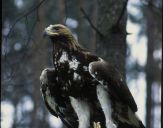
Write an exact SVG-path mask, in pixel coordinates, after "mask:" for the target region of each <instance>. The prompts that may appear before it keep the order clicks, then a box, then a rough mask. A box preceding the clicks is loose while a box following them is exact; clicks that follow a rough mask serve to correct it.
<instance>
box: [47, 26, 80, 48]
mask: <svg viewBox="0 0 163 128" xmlns="http://www.w3.org/2000/svg"><path fill="white" fill-rule="evenodd" d="M44 36H48V37H49V38H50V39H51V40H52V42H53V43H57V44H58V43H59V44H61V46H64V47H67V48H68V49H70V50H72V49H73V50H77V49H82V48H81V46H80V45H79V43H78V42H77V40H76V39H75V38H74V37H73V35H72V32H71V31H70V30H69V28H67V27H66V26H64V25H62V24H55V25H49V26H48V27H46V28H45V30H44Z"/></svg>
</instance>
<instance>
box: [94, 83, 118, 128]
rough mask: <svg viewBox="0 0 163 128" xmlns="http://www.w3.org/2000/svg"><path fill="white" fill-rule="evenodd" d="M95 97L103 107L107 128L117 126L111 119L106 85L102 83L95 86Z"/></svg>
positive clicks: (115, 127)
mask: <svg viewBox="0 0 163 128" xmlns="http://www.w3.org/2000/svg"><path fill="white" fill-rule="evenodd" d="M97 97H98V100H99V102H100V104H101V107H102V109H103V112H104V115H105V119H106V127H107V128H117V126H116V125H115V124H114V123H113V121H112V117H111V114H112V107H111V101H110V98H109V95H108V92H107V89H106V87H103V86H102V85H98V86H97Z"/></svg>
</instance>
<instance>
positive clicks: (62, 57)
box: [58, 52, 68, 63]
mask: <svg viewBox="0 0 163 128" xmlns="http://www.w3.org/2000/svg"><path fill="white" fill-rule="evenodd" d="M67 60H68V55H67V53H66V52H62V56H61V57H60V59H59V61H58V62H60V63H64V62H65V61H67Z"/></svg>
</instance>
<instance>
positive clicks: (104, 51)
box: [96, 0, 127, 78]
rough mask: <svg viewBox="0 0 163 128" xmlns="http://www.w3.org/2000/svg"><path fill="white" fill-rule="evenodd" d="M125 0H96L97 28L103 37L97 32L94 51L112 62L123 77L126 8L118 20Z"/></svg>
mask: <svg viewBox="0 0 163 128" xmlns="http://www.w3.org/2000/svg"><path fill="white" fill-rule="evenodd" d="M125 2H126V1H125V0H116V1H110V0H98V2H97V5H98V7H97V11H98V14H97V28H98V29H99V31H100V32H101V33H102V35H103V36H104V37H101V36H100V35H99V34H98V33H97V49H96V53H97V54H99V55H100V56H101V57H103V58H104V59H106V60H107V61H109V62H110V63H112V64H113V65H114V66H115V67H116V68H117V69H118V70H119V71H120V72H121V73H122V74H123V76H124V78H125V61H126V20H127V18H126V10H125V15H123V16H122V19H121V20H120V23H119V24H118V25H116V24H115V23H116V22H117V21H118V19H119V17H120V15H121V13H122V10H123V7H124V3H125Z"/></svg>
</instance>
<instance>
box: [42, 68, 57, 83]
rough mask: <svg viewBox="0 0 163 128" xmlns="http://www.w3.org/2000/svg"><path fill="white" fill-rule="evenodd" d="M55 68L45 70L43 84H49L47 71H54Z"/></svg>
mask: <svg viewBox="0 0 163 128" xmlns="http://www.w3.org/2000/svg"><path fill="white" fill-rule="evenodd" d="M54 70H55V69H54V68H45V69H44V70H43V71H42V73H41V76H40V81H41V84H47V83H48V78H47V71H54Z"/></svg>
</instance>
